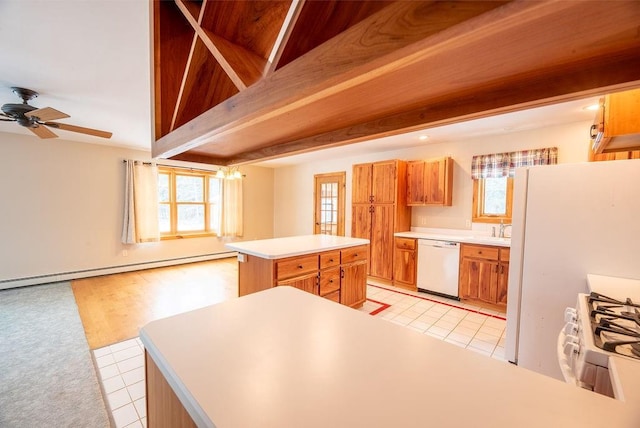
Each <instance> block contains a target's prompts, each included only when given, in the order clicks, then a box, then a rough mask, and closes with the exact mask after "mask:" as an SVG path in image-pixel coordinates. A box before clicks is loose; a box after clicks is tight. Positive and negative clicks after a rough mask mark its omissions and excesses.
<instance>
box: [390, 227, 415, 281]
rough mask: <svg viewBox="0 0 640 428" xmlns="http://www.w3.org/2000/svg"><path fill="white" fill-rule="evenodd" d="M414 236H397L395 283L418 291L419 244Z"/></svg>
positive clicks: (394, 268) (394, 252)
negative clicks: (417, 263) (417, 258)
mask: <svg viewBox="0 0 640 428" xmlns="http://www.w3.org/2000/svg"><path fill="white" fill-rule="evenodd" d="M416 241H417V240H416V239H413V238H395V245H394V247H395V248H394V251H393V285H395V286H396V287H402V288H407V289H409V290H413V291H417V290H418V285H417V283H416V269H417V266H416V257H417V245H416Z"/></svg>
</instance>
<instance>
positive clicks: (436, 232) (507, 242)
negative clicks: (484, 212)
mask: <svg viewBox="0 0 640 428" xmlns="http://www.w3.org/2000/svg"><path fill="white" fill-rule="evenodd" d="M394 236H397V237H401V238H416V239H431V240H435V241H451V242H463V243H467V244H482V245H494V246H496V247H511V238H498V237H492V236H489V235H488V234H483V233H480V232H477V231H472V230H458V229H427V228H423V229H413V230H411V231H409V232H397V233H394Z"/></svg>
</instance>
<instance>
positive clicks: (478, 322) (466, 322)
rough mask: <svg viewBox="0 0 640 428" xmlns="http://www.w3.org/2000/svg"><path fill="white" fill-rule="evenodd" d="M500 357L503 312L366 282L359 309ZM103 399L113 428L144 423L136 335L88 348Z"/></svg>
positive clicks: (139, 346) (140, 351)
mask: <svg viewBox="0 0 640 428" xmlns="http://www.w3.org/2000/svg"><path fill="white" fill-rule="evenodd" d="M360 310H361V311H363V312H367V313H369V314H371V315H372V316H376V317H379V318H382V319H384V320H388V321H390V322H393V323H396V324H399V325H402V326H405V327H407V328H411V329H413V330H416V331H418V332H420V333H423V334H427V335H429V336H432V337H435V338H438V339H441V340H444V341H446V342H449V343H452V344H454V345H457V346H460V347H463V348H466V349H470V350H472V351H475V352H478V353H480V354H483V355H486V356H490V357H493V358H496V359H499V360H505V357H504V335H505V327H506V320H505V314H504V313H501V312H497V311H491V310H486V309H481V308H479V307H476V306H473V305H469V304H466V303H461V302H458V301H455V300H450V299H446V298H442V297H438V296H432V295H429V294H425V293H414V292H411V291H405V290H401V289H396V288H394V287H386V286H382V285H373V284H372V285H369V286H367V302H366V303H365V304H364V305H363V307H362V308H361V309H360ZM93 355H94V358H95V360H96V365H97V366H98V371H99V374H100V376H99V377H100V381H101V383H102V387H103V391H104V393H105V394H106V402H107V406H108V407H109V410H110V411H111V415H112V416H113V421H114V422H115V425H116V427H117V428H141V427H146V426H147V418H146V405H145V389H144V348H143V346H142V342H141V341H140V339H138V338H134V339H130V340H126V341H124V342H119V343H116V344H114V345H110V346H105V347H104V348H99V349H96V350H94V351H93Z"/></svg>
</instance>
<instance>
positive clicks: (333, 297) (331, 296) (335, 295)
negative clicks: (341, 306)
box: [322, 290, 340, 303]
mask: <svg viewBox="0 0 640 428" xmlns="http://www.w3.org/2000/svg"><path fill="white" fill-rule="evenodd" d="M322 297H324V298H325V299H329V300H333V301H334V302H336V303H340V290H338V291H334V292H333V293H331V294H327V295H326V296H322Z"/></svg>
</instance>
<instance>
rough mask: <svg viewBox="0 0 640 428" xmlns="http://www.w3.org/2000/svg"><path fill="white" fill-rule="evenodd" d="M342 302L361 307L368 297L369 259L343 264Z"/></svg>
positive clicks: (353, 306)
mask: <svg viewBox="0 0 640 428" xmlns="http://www.w3.org/2000/svg"><path fill="white" fill-rule="evenodd" d="M341 269H342V274H341V276H342V277H341V281H340V284H341V287H340V303H342V304H343V305H346V306H350V307H352V308H359V307H360V306H362V305H363V303H364V301H365V300H366V299H367V261H366V260H363V261H358V262H353V263H349V264H346V265H344V266H342V268H341Z"/></svg>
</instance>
